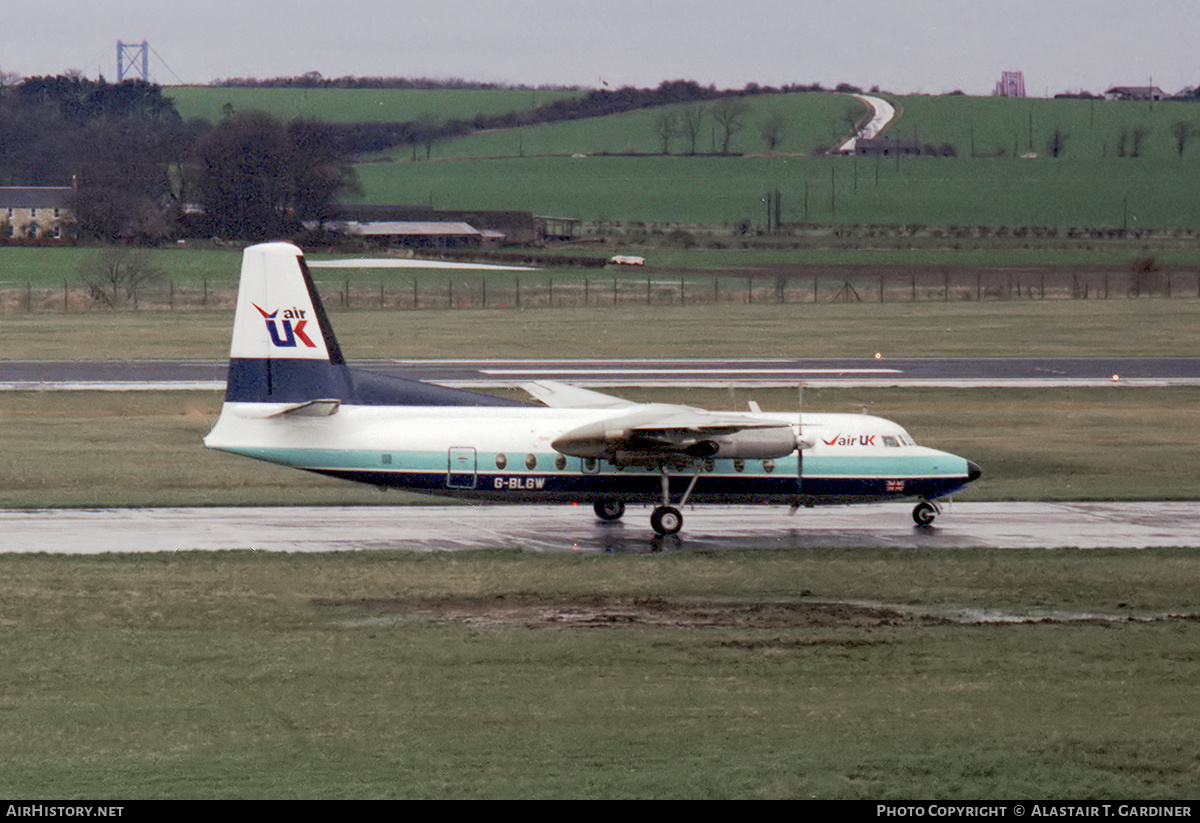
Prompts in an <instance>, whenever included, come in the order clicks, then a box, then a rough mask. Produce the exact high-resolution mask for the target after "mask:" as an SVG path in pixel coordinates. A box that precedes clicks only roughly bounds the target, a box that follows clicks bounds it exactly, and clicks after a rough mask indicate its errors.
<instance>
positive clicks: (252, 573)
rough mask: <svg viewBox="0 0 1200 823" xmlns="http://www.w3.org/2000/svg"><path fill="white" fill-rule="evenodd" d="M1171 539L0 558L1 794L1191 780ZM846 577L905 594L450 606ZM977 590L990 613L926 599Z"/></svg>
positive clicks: (893, 790) (650, 597) (269, 794)
mask: <svg viewBox="0 0 1200 823" xmlns="http://www.w3.org/2000/svg"><path fill="white" fill-rule="evenodd" d="M1198 562H1200V561H1198V560H1197V558H1196V556H1195V553H1194V552H1190V551H1181V550H1169V549H1161V550H1150V551H1136V552H1135V551H1087V552H1080V551H1074V550H1062V551H1053V550H1052V551H987V550H985V551H979V550H971V551H960V550H930V551H905V552H889V551H884V550H873V549H871V550H867V549H862V550H859V549H851V550H841V551H837V552H834V551H825V550H781V551H755V552H736V551H730V552H719V553H686V554H678V555H657V556H646V555H638V556H634V555H616V556H610V555H587V556H576V555H544V554H529V553H524V552H519V551H516V552H487V553H470V552H467V553H446V554H413V553H388V552H372V553H354V554H351V553H346V554H334V555H296V556H288V555H266V554H251V553H204V554H165V555H145V556H121V557H117V556H101V557H52V556H46V555H43V556H33V555H26V556H0V574H3V576H4V579H5V581H6V596H5V598H4V599H3V601H2V602H0V622H2V623H3V626H4V629H5V630H4V632H3V633H2V634H0V647H2V648H3V654H4V657H5V659H6V660H7V661H9V663H8V665H7V666H6V667H5V671H4V674H3V680H4V690H3V691H4V697H3V698H2V700H0V710H2V711H3V712H4V716H5V718H6V722H5V723H4V724H3V725H0V752H3V755H2V756H0V762H2V763H3V767H2V768H0V791H3V792H4V793H6V794H8V795H10V796H25V797H39V796H40V797H47V796H54V797H59V798H62V799H69V798H95V797H105V798H141V797H146V798H343V797H346V798H398V797H400V798H409V797H422V798H440V797H458V798H462V797H469V798H485V797H486V798H495V797H546V798H551V797H603V798H613V797H622V798H634V797H655V798H660V797H661V798H666V797H689V798H696V797H712V798H749V797H756V798H757V797H764V798H766V797H826V798H902V797H913V796H921V797H929V798H939V799H947V798H985V797H991V798H1022V797H1024V798H1028V797H1037V798H1075V797H1080V796H1088V797H1096V798H1105V797H1109V798H1122V799H1130V800H1132V799H1137V798H1155V799H1163V798H1174V797H1179V798H1184V797H1191V796H1193V795H1194V794H1195V790H1196V787H1197V780H1198V777H1197V775H1198V772H1200V756H1198V754H1197V748H1196V745H1195V740H1196V738H1197V734H1198V733H1200V725H1198V724H1197V720H1196V717H1195V713H1194V711H1192V707H1193V706H1194V702H1195V688H1194V686H1193V685H1192V677H1191V674H1190V673H1191V671H1192V670H1193V669H1194V667H1195V664H1196V631H1197V628H1196V622H1195V621H1194V620H1192V619H1178V618H1176V619H1172V618H1169V617H1166V616H1165V615H1167V614H1169V613H1175V614H1180V613H1187V614H1191V613H1193V612H1194V611H1195V605H1196V601H1195V594H1194V590H1193V589H1194V587H1193V586H1192V581H1194V580H1195V579H1196V575H1197V573H1198V572H1200V569H1198V568H1197V563H1198ZM849 600H853V601H856V602H875V603H884V604H900V605H903V606H906V607H907V608H906V609H905V610H902V611H905V613H912V612H910V611H908V610H912V611H915V612H916V613H917V614H921V613H924V614H928V615H932V619H923V620H912V619H898V618H897V619H882V620H872V621H868V622H862V621H839V620H834V621H827V622H825V623H823V624H821V623H814V622H813V621H793V622H789V621H786V620H785V621H776V622H775V623H773V624H770V625H765V626H764V625H737V624H720V625H710V626H707V627H704V628H696V627H692V626H683V625H670V624H667V625H662V624H657V625H651V624H648V623H645V622H641V621H637V620H627V621H624V622H610V623H609V624H608V627H607V628H595V627H592V628H570V627H566V626H564V624H562V623H561V622H556V621H554V620H544V621H542V622H541V623H540V624H538V625H530V624H525V623H519V624H513V623H505V622H503V621H501V622H497V621H488V622H478V621H470V620H464V619H461V618H459V617H451V616H449V613H450V612H451V611H453V612H454V613H455V614H459V615H461V614H463V613H467V614H470V613H472V612H474V613H478V614H492V613H495V612H496V611H497V604H509V605H511V604H516V603H534V604H538V606H539V608H543V609H549V610H550V612H551V616H553V615H554V614H557V613H562V612H570V611H576V612H578V611H581V610H588V609H590V610H593V611H596V610H603V609H605V608H608V609H611V608H613V605H612V604H614V603H624V604H627V605H628V604H633V605H636V604H637V603H642V604H647V603H649V604H652V605H653V604H664V603H665V604H673V605H675V606H678V607H692V608H696V607H699V606H706V607H708V608H716V607H717V606H721V607H725V608H733V607H736V608H739V609H742V610H743V611H748V612H753V611H754V610H756V609H758V610H766V609H767V608H768V607H770V608H775V609H780V608H784V607H789V608H792V609H793V610H796V612H797V613H800V611H802V610H803V608H804V606H805V604H810V605H811V604H814V603H818V602H830V601H849ZM451 606H453V608H451ZM978 609H994V610H1001V611H1002V612H1003V613H1004V614H1006V615H1008V616H1010V617H1011V618H1012V621H1011V622H992V623H978V622H966V623H964V622H961V621H959V620H958V619H953V618H952V619H946V617H947V616H948V615H951V616H952V615H954V614H958V613H961V612H962V611H964V610H978ZM1031 613H1036V614H1037V615H1038V618H1037V619H1035V620H1032V621H1025V622H1021V619H1022V618H1025V617H1028V616H1029V615H1030V614H1031ZM1080 615H1085V617H1084V618H1082V619H1081V618H1080ZM1113 618H1115V619H1113Z"/></svg>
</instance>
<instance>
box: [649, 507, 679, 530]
mask: <svg viewBox="0 0 1200 823" xmlns="http://www.w3.org/2000/svg"><path fill="white" fill-rule="evenodd" d="M650 527H651V528H653V529H654V530H655V531H656V532H658V533H659V534H661V535H663V536H666V535H668V534H676V533H677V532H678V531H679V530H680V529H682V528H683V515H682V514H680V513H679V509H677V508H675V507H674V506H659V507H658V508H657V509H655V510H654V511H653V512H652V513H651V514H650Z"/></svg>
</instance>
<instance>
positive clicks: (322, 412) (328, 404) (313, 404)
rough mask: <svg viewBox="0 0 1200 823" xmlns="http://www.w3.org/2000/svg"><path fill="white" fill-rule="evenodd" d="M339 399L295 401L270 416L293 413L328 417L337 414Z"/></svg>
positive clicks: (301, 415)
mask: <svg viewBox="0 0 1200 823" xmlns="http://www.w3.org/2000/svg"><path fill="white" fill-rule="evenodd" d="M341 405H342V401H341V400H309V401H308V402H307V403H297V404H296V405H294V406H289V407H288V408H286V409H283V410H282V411H277V412H275V413H274V414H273V415H271V416H272V417H282V416H283V415H285V414H288V415H295V416H296V417H329V416H330V415H333V414H337V410H338V409H339V408H341Z"/></svg>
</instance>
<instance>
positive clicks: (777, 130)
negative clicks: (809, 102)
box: [760, 112, 786, 151]
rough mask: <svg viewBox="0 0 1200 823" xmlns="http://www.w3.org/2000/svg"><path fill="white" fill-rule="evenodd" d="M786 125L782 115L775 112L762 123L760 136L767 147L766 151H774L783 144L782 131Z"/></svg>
mask: <svg viewBox="0 0 1200 823" xmlns="http://www.w3.org/2000/svg"><path fill="white" fill-rule="evenodd" d="M785 125H786V123H785V121H784V118H783V115H782V114H780V113H779V112H775V113H774V114H771V115H770V116H768V117H767V119H766V120H764V121H763V124H762V131H761V132H760V134H761V135H762V139H763V142H764V143H766V145H767V151H775V149H777V148H779V144H780V143H782V142H783V130H784V127H785Z"/></svg>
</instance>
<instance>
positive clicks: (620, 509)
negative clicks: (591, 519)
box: [592, 500, 625, 520]
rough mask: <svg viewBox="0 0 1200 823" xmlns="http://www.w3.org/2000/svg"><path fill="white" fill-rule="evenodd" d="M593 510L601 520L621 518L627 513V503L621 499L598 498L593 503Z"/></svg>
mask: <svg viewBox="0 0 1200 823" xmlns="http://www.w3.org/2000/svg"><path fill="white" fill-rule="evenodd" d="M592 510H593V511H595V512H596V516H597V517H599V518H600V519H601V520H620V519H621V515H623V514H625V504H624V503H622V502H621V501H620V500H597V501H596V502H595V503H593V504H592Z"/></svg>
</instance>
